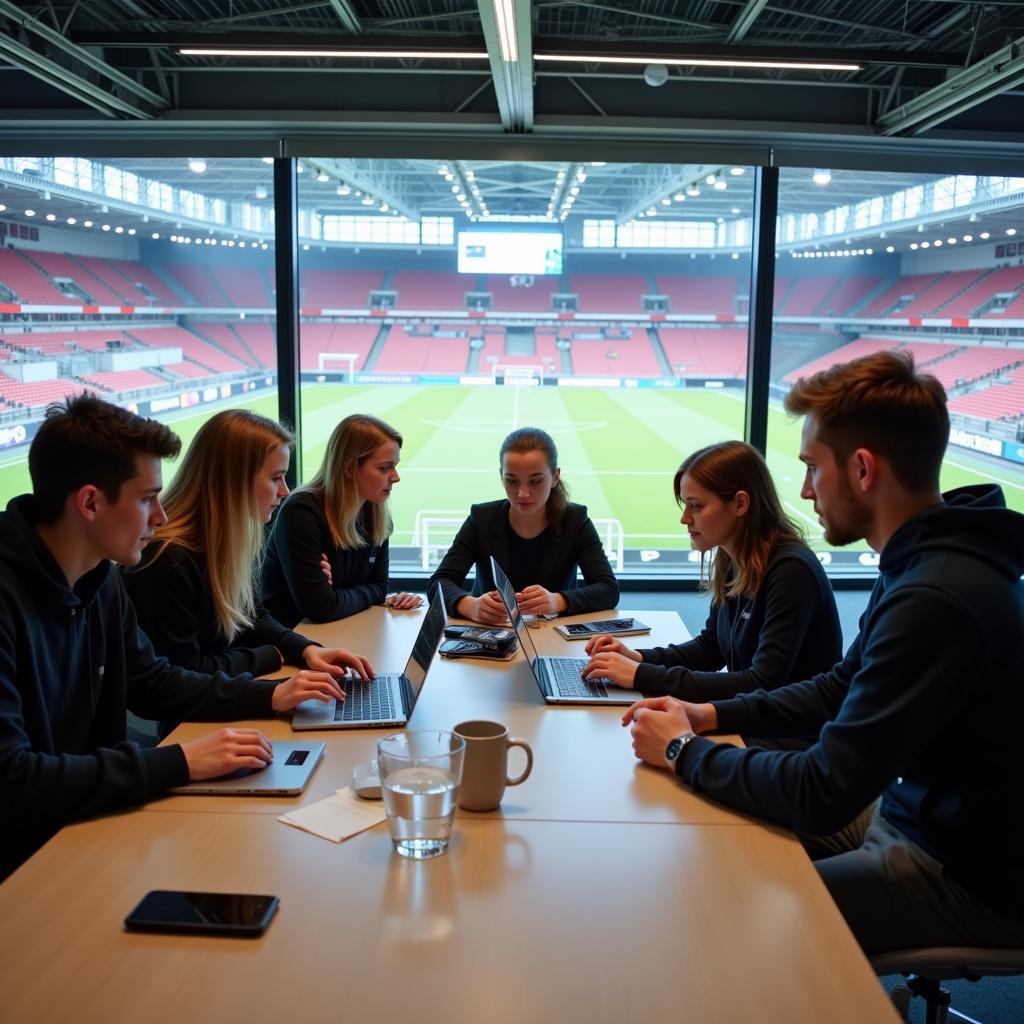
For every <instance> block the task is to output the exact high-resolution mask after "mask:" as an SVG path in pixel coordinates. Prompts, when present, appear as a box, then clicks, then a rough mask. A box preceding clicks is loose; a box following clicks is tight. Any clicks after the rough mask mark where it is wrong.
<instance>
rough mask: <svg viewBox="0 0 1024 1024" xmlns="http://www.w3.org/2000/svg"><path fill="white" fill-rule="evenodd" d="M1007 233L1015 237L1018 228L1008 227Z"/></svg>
mask: <svg viewBox="0 0 1024 1024" xmlns="http://www.w3.org/2000/svg"><path fill="white" fill-rule="evenodd" d="M1006 233H1007V234H1008V235H1010V236H1011V237H1013V236H1014V235H1015V234H1017V229H1016V228H1007V229H1006Z"/></svg>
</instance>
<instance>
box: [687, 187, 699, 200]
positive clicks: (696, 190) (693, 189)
mask: <svg viewBox="0 0 1024 1024" xmlns="http://www.w3.org/2000/svg"><path fill="white" fill-rule="evenodd" d="M686 194H687V195H688V196H693V197H696V196H699V195H700V187H699V186H698V185H696V184H693V185H691V186H690V187H689V188H688V189H687V190H686Z"/></svg>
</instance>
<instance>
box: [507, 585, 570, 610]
mask: <svg viewBox="0 0 1024 1024" xmlns="http://www.w3.org/2000/svg"><path fill="white" fill-rule="evenodd" d="M516 604H517V605H519V610H520V611H521V612H522V613H523V614H524V615H560V614H561V613H562V612H564V611H565V609H566V608H568V607H569V602H568V601H566V599H565V598H564V597H563V596H562V595H561V594H555V593H552V592H551V591H550V590H545V589H544V587H542V586H539V585H538V584H534V585H533V586H532V587H526V588H525V589H524V590H523V591H521V592H520V593H518V594H516Z"/></svg>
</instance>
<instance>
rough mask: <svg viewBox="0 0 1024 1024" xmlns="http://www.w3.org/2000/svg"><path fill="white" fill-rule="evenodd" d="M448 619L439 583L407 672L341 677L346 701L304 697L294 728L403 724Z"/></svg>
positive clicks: (414, 646)
mask: <svg viewBox="0 0 1024 1024" xmlns="http://www.w3.org/2000/svg"><path fill="white" fill-rule="evenodd" d="M446 621H447V619H446V617H445V613H444V599H443V598H442V597H441V588H440V587H438V589H437V592H436V593H435V595H434V600H433V601H431V602H430V607H429V608H427V614H426V615H424V616H423V622H422V624H421V625H420V631H419V633H417V634H416V640H415V642H414V643H413V645H412V653H411V654H410V655H409V660H408V662H406V665H405V671H404V672H402V673H400V674H399V673H397V672H387V673H384V674H382V675H377V676H374V677H373V679H370V680H362V679H353V678H346V679H343V680H341V681H340V682H341V685H342V688H343V689H344V691H345V699H344V700H343V701H336V700H332V701H329V702H328V703H327V704H324V703H321V702H320V701H318V700H307V701H303V702H302V703H301V704H300V705H299V706H298V707H297V708H296V709H295V713H294V714H293V715H292V728H293V729H365V728H366V727H367V726H394V725H404V724H405V723H406V722H407V721H408V720H409V718H410V717H411V716H412V711H413V708H414V707H415V706H416V701H417V699H418V698H419V695H420V691H421V690H422V689H423V684H424V683H425V682H426V679H427V670H428V669H429V668H430V663H431V661H433V660H434V653H435V652H436V651H437V645H438V644H439V643H440V642H441V634H442V633H443V632H444V627H445V622H446Z"/></svg>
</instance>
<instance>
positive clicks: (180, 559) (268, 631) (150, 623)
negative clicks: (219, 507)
mask: <svg viewBox="0 0 1024 1024" xmlns="http://www.w3.org/2000/svg"><path fill="white" fill-rule="evenodd" d="M158 547H159V545H157V544H151V545H150V546H149V547H148V548H146V550H145V551H144V552H143V555H142V561H141V562H140V563H139V565H138V567H136V568H134V569H126V570H124V585H125V588H126V589H127V591H128V596H129V597H130V598H131V599H132V604H133V605H135V613H136V615H137V616H138V619H139V626H140V628H141V629H142V630H143V631H144V632H145V634H146V636H148V637H149V639H150V641H151V643H152V644H153V649H154V650H155V651H156V653H157V654H162V655H163V656H164V657H165V658H167V660H168V661H170V663H171V664H172V665H180V666H181V667H182V668H188V669H192V671H193V672H230V673H237V672H251V673H252V674H253V675H254V676H262V675H267V674H268V673H270V672H276V671H277V670H278V669H279V668H280V667H281V658H280V657H278V652H280V654H281V655H282V656H283V657H284V660H285V661H286V662H287V663H288V664H290V665H300V666H301V665H302V664H303V661H302V652H303V651H304V650H305V649H306V648H307V647H308V646H309V645H310V644H312V643H314V641H312V640H308V639H306V637H304V636H301V635H300V634H298V633H293V632H292V631H291V630H290V629H285V628H284V626H282V625H281V623H280V622H277V621H276V620H275V619H273V618H272V617H271V616H270V614H269V613H268V612H267V611H266V609H264V608H258V609H257V614H256V618H255V620H254V621H253V624H252V626H251V627H250V628H249V629H245V630H242V631H241V632H240V633H238V634H237V635H236V636H235V637H234V638H233V639H232V640H231V641H230V643H229V642H228V638H227V637H226V636H225V634H224V630H223V629H221V626H220V623H219V622H218V621H217V616H216V613H215V612H214V607H213V591H212V590H211V589H210V580H209V577H208V576H207V575H206V569H205V567H204V565H203V560H202V559H201V558H200V557H199V556H198V555H197V554H196V553H195V552H193V551H188V550H186V549H185V548H183V547H182V546H181V545H180V544H171V545H170V546H168V547H167V548H166V549H165V550H164V551H163V553H162V554H161V555H160V557H159V558H157V559H156V561H153V556H154V555H155V554H156V552H157V549H158Z"/></svg>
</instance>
